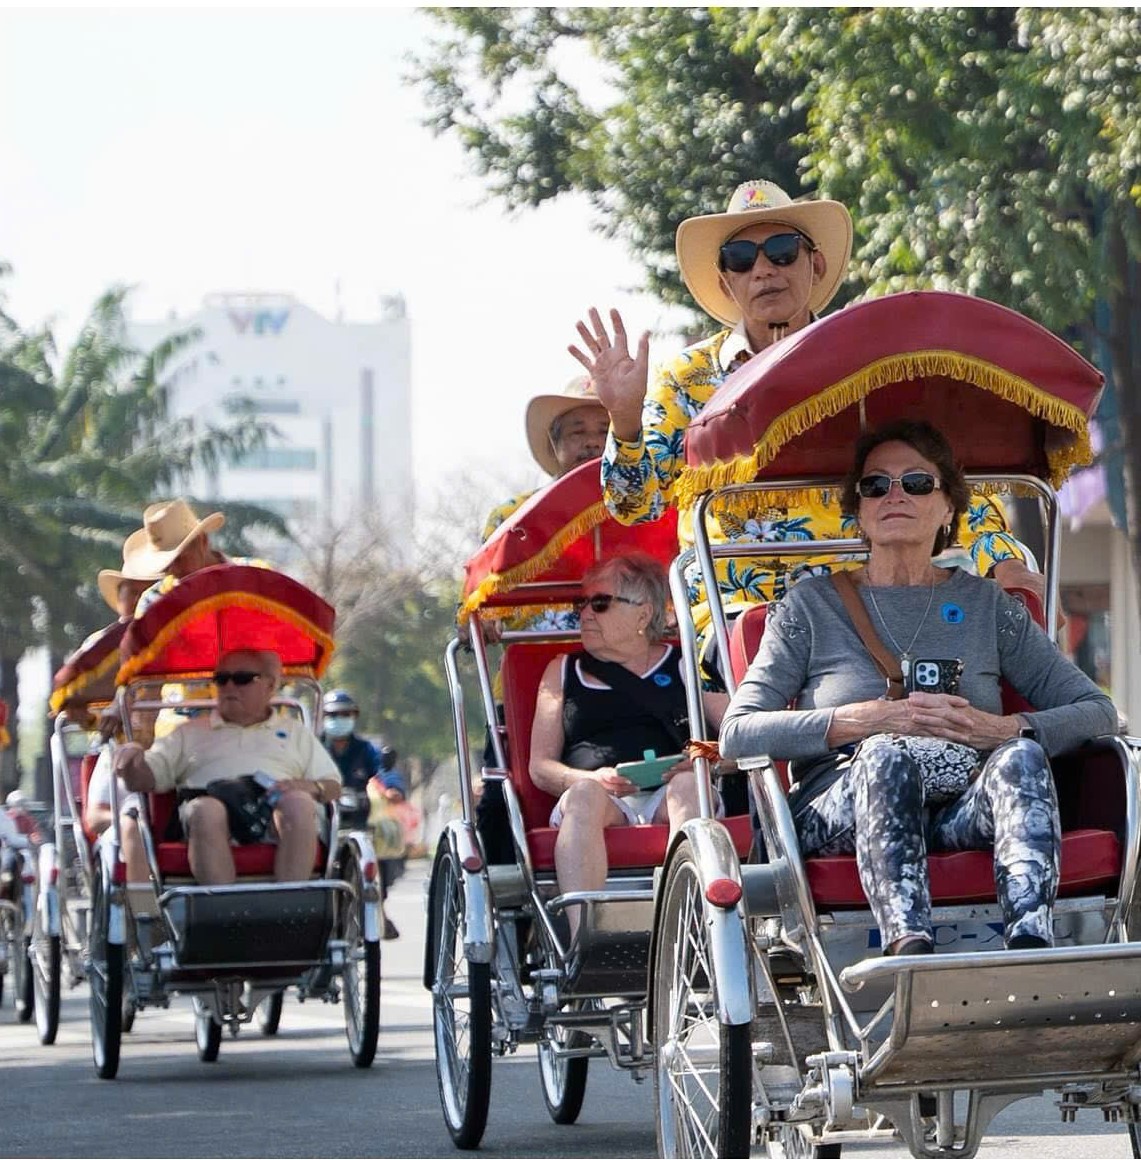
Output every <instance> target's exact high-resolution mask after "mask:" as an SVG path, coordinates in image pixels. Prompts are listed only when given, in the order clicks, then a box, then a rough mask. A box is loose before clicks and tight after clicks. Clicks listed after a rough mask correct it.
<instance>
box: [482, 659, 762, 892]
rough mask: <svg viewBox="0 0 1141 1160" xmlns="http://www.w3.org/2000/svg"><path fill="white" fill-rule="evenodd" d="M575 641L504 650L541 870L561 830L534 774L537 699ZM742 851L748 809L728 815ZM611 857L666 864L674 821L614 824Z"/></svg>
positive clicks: (516, 775)
mask: <svg viewBox="0 0 1141 1160" xmlns="http://www.w3.org/2000/svg"><path fill="white" fill-rule="evenodd" d="M579 648H580V646H579V644H578V643H577V642H575V641H570V642H567V641H558V642H545V643H542V644H529V643H526V642H522V643H515V644H510V645H508V646H507V648H506V649H505V650H504V655H503V664H502V668H501V673H502V677H503V708H504V722H505V725H506V730H507V738H508V743H509V744H508V761H509V764H510V766H511V783H512V785H513V786H514V788H515V793H516V794H517V795H518V798H519V805H520V809H521V810H522V813H523V825H524V827H525V829H526V831H527V845H528V847H529V849H530V852H531V860H532V864H533V865H534V868H535V869H536V870H553V869H554V866H555V839H556V837H557V836H558V830H557V829H554V828H553V827H552V826H551V825H550V816H551V810H553V809H554V807H555V801H556V799H555V798H554V797H552V796H551V795H550V794H549V793H546V792H544V791H543V790H541V789H539V787H538V786H537V785H536V784H535V783H534V781H532V779H531V774H530V768H529V767H530V760H531V726H532V724H533V722H534V720H535V698H536V695H537V694H538V691H539V682H540V681H541V680H542V676H543V673H544V671H545V670H546V667H547V664H548V663H549V662H550V660H551V658H552V657H556V656H560V655H562V654H563V653H567V652H575V651H578V650H579ZM724 822H725V825H726V828H727V829H728V830H729V833H730V834H731V835H732V837H733V843H734V845H735V846H736V848H737V853H738V855H739V856H740V857H742V858H744V857H746V856H747V855H748V853H749V849H750V847H751V844H752V840H753V834H752V826H751V823H750V820H749V817H748V815H747V814H745V815H741V816H739V817H733V818H726V819H724ZM605 838H606V857H607V862H608V864H609V868H610V869H611V870H624V869H635V868H642V867H647V866H660V865H661V864H662V863H663V862H664V861H665V856H666V843H667V841H668V840H669V826H668V825H661V826H610V827H608V828H607V829H606V831H605Z"/></svg>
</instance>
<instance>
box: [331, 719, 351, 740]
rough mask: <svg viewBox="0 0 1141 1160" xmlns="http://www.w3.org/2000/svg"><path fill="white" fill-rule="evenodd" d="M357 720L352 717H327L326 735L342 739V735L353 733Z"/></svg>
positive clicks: (346, 735)
mask: <svg viewBox="0 0 1141 1160" xmlns="http://www.w3.org/2000/svg"><path fill="white" fill-rule="evenodd" d="M355 724H356V722H355V721H354V720H353V718H352V717H326V718H325V736H326V737H332V738H334V739H335V740H340V739H341V738H342V737H351V736H352V735H353V726H354V725H355Z"/></svg>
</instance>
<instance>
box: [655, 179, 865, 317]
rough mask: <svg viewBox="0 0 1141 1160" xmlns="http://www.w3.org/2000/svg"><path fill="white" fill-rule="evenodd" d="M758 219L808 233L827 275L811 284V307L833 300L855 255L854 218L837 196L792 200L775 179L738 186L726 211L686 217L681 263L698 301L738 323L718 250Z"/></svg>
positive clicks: (679, 239) (679, 247)
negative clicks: (723, 279)
mask: <svg viewBox="0 0 1141 1160" xmlns="http://www.w3.org/2000/svg"><path fill="white" fill-rule="evenodd" d="M756 222H778V223H780V224H781V225H786V226H791V227H792V228H793V229H794V230H796V231H797V232H798V233H802V234H805V235H806V236H807V237H808V238H809V239H811V241H812V243H813V245H814V246H815V247H816V248H817V249H818V250H819V251H820V252H821V253H822V254H823V255H824V261H825V264H826V268H825V271H824V277H823V278H821V279H820V281H819V282H817V283H816V284H815V286H813V288H812V294H811V296H810V297H809V299H808V307H809V309H810V310H812V311H820V310H823V309H824V307H825V306H827V305H828V303H829V302H831V301H832V298H833V296H834V295H835V293H836V291H837V290H839V288H840V283H841V282H842V281H843V280H844V275H845V274H846V273H847V271H848V259H849V258H850V257H851V255H852V217H851V215H850V214H849V213H848V211H847V209H845V208H844V206H843V205H841V204H840V202H838V201H825V200H814V201H793V200H792V198H791V197H789V196H788V194H787V193H785V191H784V190H783V189H781V187H780V186H779V185H776V184H774V183H773V182H771V181H746V182H745V183H744V185H738V186H737V188H736V189H735V190H734V191H733V196H732V197H731V198H730V199H729V205H728V206H727V207H726V210H725V212H724V213H711V214H705V215H703V216H702V217H692V218H686V219H685V221H683V222H682V223H681V225H680V226H678V228H677V264H678V268H679V269H680V271H681V276H682V279H683V280H684V282H685V284H686V286H687V287H688V288H689V292H690V294H692V295H693V297H694V300H695V301H696V302H697V304H698V305H699V306H700V307H701V308H702V310H704V311H705V312H706V313H707V314H711V315H713V317H714V318H716V319H717V320H718V321H719V322H724V323H727V324H728V325H729V326H735V325H736V324H737V323H738V322H739V321H740V320H741V308H740V307H739V306H738V305H737V303H736V302H734V301H733V299H732V298H730V297H729V295H728V294H726V293H725V291H724V290H722V289H721V279H720V273H721V272H720V270H719V269H718V266H717V256H718V251H719V250H720V249H721V246H722V245H723V244H724V243H725V242H727V241H728V240H729V239H730V238H731V237H733V235H734V234H737V233H739V232H740V231H741V230H743V229H745V228H746V227H747V226H751V225H753V224H754V223H756Z"/></svg>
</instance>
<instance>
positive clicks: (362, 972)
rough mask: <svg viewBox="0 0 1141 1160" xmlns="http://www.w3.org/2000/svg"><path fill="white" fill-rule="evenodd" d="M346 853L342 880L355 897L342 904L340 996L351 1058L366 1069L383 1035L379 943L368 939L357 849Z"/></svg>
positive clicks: (348, 849)
mask: <svg viewBox="0 0 1141 1160" xmlns="http://www.w3.org/2000/svg"><path fill="white" fill-rule="evenodd" d="M346 850H347V852H346V854H345V858H344V862H343V865H342V867H341V878H342V879H343V880H344V881H345V882H347V883H348V884H349V885H350V886H351V887H352V890H353V896H352V898H351V900H346V899H343V898H342V902H341V937H342V938H343V939H344V940H345V944H346V945H345V967H344V971H343V972H342V974H341V992H342V1002H343V1003H344V1005H345V1034H346V1036H347V1037H348V1040H349V1054H350V1055H351V1056H352V1060H353V1064H354V1065H355V1066H356V1067H362V1068H363V1067H370V1066H371V1065H372V1061H373V1060H374V1059H375V1058H376V1042H377V1038H378V1036H379V1033H380V942H379V940H378V939H366V938H365V934H364V931H365V922H364V908H365V901H364V874H363V871H362V869H361V864H360V858H359V857H358V855H357V851H356V847H355V846H351V845H350V846H348V847H346Z"/></svg>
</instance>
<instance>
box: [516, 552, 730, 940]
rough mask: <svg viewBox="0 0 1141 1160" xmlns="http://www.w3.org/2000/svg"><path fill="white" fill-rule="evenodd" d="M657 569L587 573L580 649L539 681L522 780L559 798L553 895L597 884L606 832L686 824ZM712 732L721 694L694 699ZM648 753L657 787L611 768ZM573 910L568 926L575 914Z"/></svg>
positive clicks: (677, 703) (681, 719)
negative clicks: (658, 769) (666, 760)
mask: <svg viewBox="0 0 1141 1160" xmlns="http://www.w3.org/2000/svg"><path fill="white" fill-rule="evenodd" d="M668 595H669V588H668V585H667V582H666V575H665V570H664V569H663V568H662V566H661V565H660V564H659V563H658V562H657V561H656V560H654V559H652V558H651V557H650V556H647V555H644V554H641V553H630V554H627V555H623V556H616V557H614V558H612V559H610V560H607V561H604V562H603V563H601V564H598V565H595V567H594V568H592V569H590V570H589V571H588V572H587V573H586V575H585V576H584V577H583V580H582V598H581V599H580V600H579V601H578V602H577V603H578V606H579V615H580V621H581V624H580V631H581V634H582V651H581V652H572V653H566V654H564V655H563V656H559V657H556V658H555V659H554V660H552V661H551V663H550V664H549V665H548V666H547V669H546V672H545V673H544V674H543V679H542V682H541V683H540V685H539V693H538V699H537V704H536V709H535V722H534V727H533V729H532V731H531V777H532V779H533V780H534V782H535V784H536V785H537V786H538V787H539V788H540V789H542V790H545V791H546V792H547V793H549V794H551V795H552V796H553V797H555V798H557V799H558V803H557V804H556V806H555V808H554V811H553V812H552V814H551V825H552V826H557V827H558V828H559V836H558V839H557V841H556V843H555V870H556V873H557V876H558V880H559V887H560V889H561V890H562V891H564V892H566V891H572V890H598V889H601V888H602V886H603V885H604V884H605V882H606V870H607V865H606V843H605V841H604V839H603V831H604V830H605V829H606V828H607V827H609V826H632V825H638V824H639V823H649V822H654V823H659V824H660V823H664V822H667V821H668V822H669V824H670V826H671V827H673V828H674V829H676V828H677V827H678V826H680V825H681V824H682V822H684V821H686V820H687V819H689V818H692V817H696V816H697V812H698V807H697V786H696V783H695V780H694V773H693V769H692V767H691V766H690V765H689V763H688V761H684V760H683V758H682V757H681V750H682V747H683V746H684V745H685V744H686V742H687V741H688V740H689V735H690V730H689V721H688V719H687V714H686V700H685V687H684V686H683V684H682V680H681V668H680V651H679V649H677V648H676V647H675V646H674V645H672V644H669V643H667V642H666V641H665V640H664V639H663V638H664V636H665V635H666V629H667V623H668ZM704 702H705V715H706V719H707V721H708V723H709V726H710V728H711V729H716V728H717V726H718V725H719V724H720V722H721V715H722V713H723V712H724V711H725V706H726V704H727V703H728V698H727V697H726V696H724V695H723V694H717V693H706V694H705V695H704ZM648 750H652V751H653V752H654V753H655V754H656V755H657V756H659V757H666V756H669V755H673V754H677V755H678V764H677V765H675V766H674V767H673V768H671V769H668V770H666V771H664V772H663V773H662V775H661V779H662V783H663V784H662V785H661V786H660V787H659V788H657V789H653V790H650V791H645V792H644V791H642V790H641V789H640V787H639V786H638V785H637V784H635V783H634V782H633V781H631V780H629V779H628V778H627V777H625V776H624V775H623V774H622V773H620V772H619V771H618V770H617V769H616V768H615V767H616V766H618V765H620V764H621V763H623V762H631V761H639V760H641V759H642V758H643V757H644V755H645V753H646V752H647V751H648ZM573 911H574V908H572V918H571V921H572V928H573V927H574V926H575V925H576V923H577V915H575V914H574V913H573Z"/></svg>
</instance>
